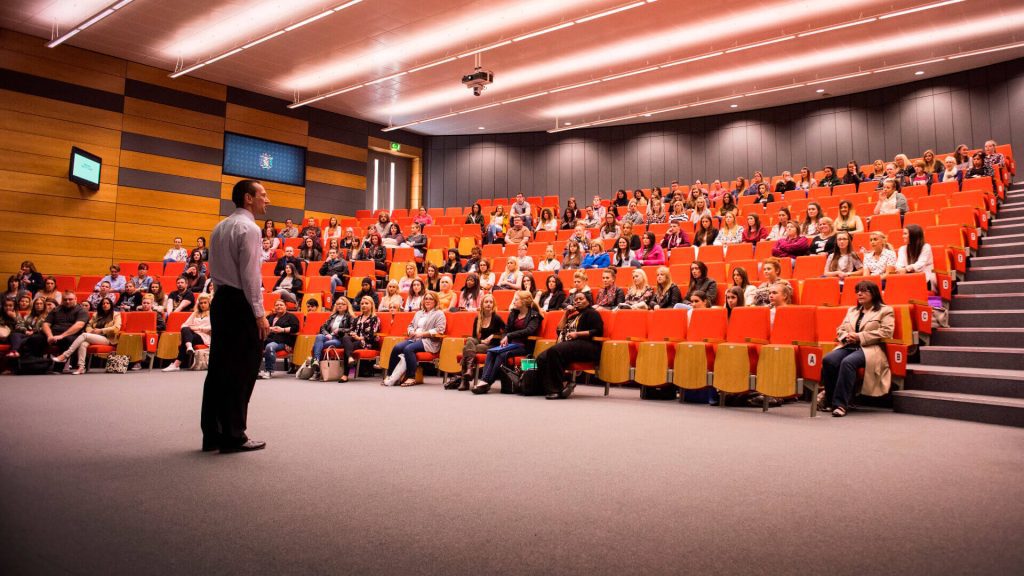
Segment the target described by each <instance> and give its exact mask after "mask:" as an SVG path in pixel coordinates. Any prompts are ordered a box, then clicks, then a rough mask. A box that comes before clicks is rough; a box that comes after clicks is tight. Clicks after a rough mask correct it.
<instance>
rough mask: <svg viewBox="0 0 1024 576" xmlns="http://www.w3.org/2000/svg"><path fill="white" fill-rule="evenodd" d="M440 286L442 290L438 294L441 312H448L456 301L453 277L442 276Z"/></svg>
mask: <svg viewBox="0 0 1024 576" xmlns="http://www.w3.org/2000/svg"><path fill="white" fill-rule="evenodd" d="M440 285H441V289H440V290H439V291H438V292H437V303H438V306H440V307H441V310H447V309H449V308H451V307H452V302H453V301H455V291H454V290H452V277H451V276H449V275H447V274H445V275H443V276H441V280H440Z"/></svg>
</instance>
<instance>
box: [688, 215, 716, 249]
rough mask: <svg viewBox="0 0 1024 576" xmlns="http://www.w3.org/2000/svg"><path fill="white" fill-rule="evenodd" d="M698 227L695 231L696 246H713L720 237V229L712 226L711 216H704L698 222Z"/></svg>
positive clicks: (694, 240) (694, 242)
mask: <svg viewBox="0 0 1024 576" xmlns="http://www.w3.org/2000/svg"><path fill="white" fill-rule="evenodd" d="M696 222H697V226H696V228H694V231H693V245H694V246H711V245H713V244H714V243H715V239H716V238H717V237H718V229H717V228H715V226H714V224H712V220H711V216H709V215H704V216H701V217H700V219H698V220H696Z"/></svg>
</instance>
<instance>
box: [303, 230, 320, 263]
mask: <svg viewBox="0 0 1024 576" xmlns="http://www.w3.org/2000/svg"><path fill="white" fill-rule="evenodd" d="M322 258H323V250H322V249H321V248H320V242H319V241H318V240H316V239H315V238H312V237H309V236H307V237H305V238H303V239H302V246H301V248H300V249H299V260H302V261H303V262H306V263H309V262H317V261H319V260H320V259H322Z"/></svg>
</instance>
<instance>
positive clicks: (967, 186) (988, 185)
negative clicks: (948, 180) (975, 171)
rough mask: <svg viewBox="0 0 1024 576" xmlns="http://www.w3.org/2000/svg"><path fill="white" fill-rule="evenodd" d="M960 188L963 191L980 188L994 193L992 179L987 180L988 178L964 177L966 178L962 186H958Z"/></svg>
mask: <svg viewBox="0 0 1024 576" xmlns="http://www.w3.org/2000/svg"><path fill="white" fill-rule="evenodd" d="M960 190H961V191H963V192H968V191H971V190H980V191H982V192H988V193H989V194H993V193H994V189H993V187H992V181H991V180H989V179H988V178H970V179H966V180H964V182H963V186H962V187H961V188H960Z"/></svg>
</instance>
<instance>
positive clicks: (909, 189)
mask: <svg viewBox="0 0 1024 576" xmlns="http://www.w3.org/2000/svg"><path fill="white" fill-rule="evenodd" d="M900 192H901V193H902V194H903V195H904V196H905V197H906V198H907V203H908V204H910V205H911V206H913V205H914V202H915V201H916V200H918V199H920V198H925V197H927V196H928V187H927V186H925V185H923V184H919V185H917V186H904V187H903V189H902V190H900Z"/></svg>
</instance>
